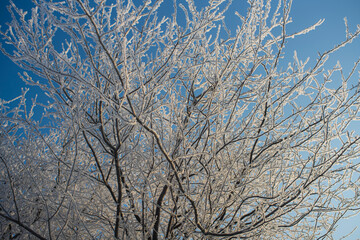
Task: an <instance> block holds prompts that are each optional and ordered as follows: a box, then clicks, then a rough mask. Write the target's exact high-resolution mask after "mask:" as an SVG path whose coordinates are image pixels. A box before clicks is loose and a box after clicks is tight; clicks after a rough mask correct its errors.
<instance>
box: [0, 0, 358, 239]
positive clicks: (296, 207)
mask: <svg viewBox="0 0 360 240" xmlns="http://www.w3.org/2000/svg"><path fill="white" fill-rule="evenodd" d="M34 2H35V4H36V5H37V7H36V8H34V10H33V11H32V14H31V16H25V13H24V12H22V11H21V10H19V9H17V8H16V7H15V5H14V4H12V5H11V7H10V9H11V11H12V13H13V21H12V22H11V24H10V26H9V27H8V28H7V29H5V30H4V29H2V32H1V34H2V37H3V38H4V39H3V41H2V46H3V47H6V49H7V50H8V49H10V50H9V51H5V50H4V49H3V48H2V51H3V53H4V54H6V55H7V56H9V57H10V58H11V59H12V60H13V61H14V62H15V63H16V64H18V65H19V66H20V67H22V68H24V69H25V70H27V71H29V72H32V74H31V75H30V76H37V77H33V78H34V80H33V78H31V77H30V76H29V75H28V74H26V73H25V74H23V80H24V81H25V82H27V83H28V84H30V85H34V86H39V87H40V88H41V89H42V91H43V92H44V93H45V94H46V95H47V96H48V97H49V98H50V99H51V101H49V102H48V103H47V104H41V103H36V100H34V101H33V104H32V105H31V106H29V104H26V101H25V100H26V96H25V95H26V92H27V90H24V91H23V94H22V96H20V97H19V98H16V99H14V100H13V101H8V102H6V101H4V100H1V101H0V122H1V127H0V184H1V192H0V232H1V234H2V236H1V237H4V238H6V239H7V238H9V236H14V235H16V236H18V238H21V239H27V238H34V237H37V238H39V239H75V238H76V239H153V240H155V239H229V238H232V237H236V238H239V239H240V238H248V239H317V238H321V237H323V238H327V239H331V236H332V234H333V232H334V231H335V226H336V222H337V221H338V220H339V219H341V218H342V217H343V216H344V214H345V213H347V212H351V210H354V207H355V206H358V205H359V204H360V202H359V201H360V199H359V198H358V197H357V196H359V185H358V184H359V182H358V181H357V179H358V178H359V161H358V160H356V159H357V158H358V157H359V152H360V149H359V136H358V135H357V134H356V133H354V132H349V131H348V130H347V128H348V126H349V124H350V123H352V122H353V121H355V120H359V112H358V111H359V97H360V95H359V91H356V89H357V88H358V85H355V86H353V84H351V81H350V77H351V76H352V75H353V74H354V73H355V72H356V71H357V70H358V68H357V66H358V63H359V61H358V62H356V64H355V66H354V68H353V70H352V71H351V72H350V75H349V76H345V75H344V74H343V73H342V70H341V64H340V63H339V64H337V65H336V66H334V68H332V69H328V70H325V69H324V64H325V63H326V61H327V59H328V57H329V55H330V54H331V53H332V52H334V51H336V50H338V49H339V48H341V47H343V46H345V45H346V44H348V43H350V42H351V41H352V40H353V39H355V38H357V37H358V35H359V34H360V30H359V29H358V30H357V31H356V32H353V33H350V32H349V29H348V28H347V22H346V21H345V23H346V40H345V41H344V42H342V43H340V44H338V45H336V46H335V47H334V48H333V49H330V50H329V51H327V52H325V53H322V54H319V57H318V59H317V61H316V62H315V64H314V65H313V66H309V65H308V64H307V63H308V60H309V59H307V60H306V61H303V60H301V59H298V56H297V54H296V52H295V53H294V57H293V61H292V62H290V63H284V60H283V59H282V57H283V55H284V48H285V44H286V39H287V38H294V37H296V36H298V35H301V34H305V33H307V32H309V31H311V30H314V29H315V28H316V27H317V26H319V25H320V24H322V23H323V21H324V20H320V21H319V22H317V23H316V24H314V25H313V26H311V27H309V28H306V29H304V30H302V31H299V32H296V33H287V31H286V26H287V24H288V23H290V22H291V19H290V7H291V1H286V0H285V1H279V3H278V4H277V5H275V7H276V8H275V9H274V10H273V9H272V10H271V9H270V8H271V7H272V6H273V4H271V1H266V2H264V1H261V0H249V3H250V4H251V5H249V9H248V11H247V15H245V16H240V15H239V14H238V13H236V14H237V15H238V16H239V18H240V19H239V24H240V25H239V26H238V27H237V28H236V29H237V31H235V32H234V33H230V32H229V31H228V30H227V28H226V26H224V25H223V24H224V11H225V10H226V9H227V8H229V7H230V9H231V7H232V6H230V5H228V3H229V1H226V0H214V1H210V3H209V5H208V6H206V7H205V8H203V9H201V8H200V7H199V6H197V5H196V1H193V0H187V1H180V0H179V1H177V2H176V1H174V4H173V5H172V6H173V7H174V13H173V12H171V13H169V14H168V16H171V17H169V18H166V17H160V16H157V14H158V12H161V11H162V10H161V8H162V5H161V3H162V1H150V0H149V1H146V3H145V4H144V5H139V1H134V2H133V1H131V0H127V1H122V0H117V1H116V4H114V1H108V0H103V1H101V0H97V1H90V0H67V1H63V2H59V1H49V0H35V1H34ZM140 2H141V1H140ZM162 4H165V1H164V3H162ZM270 10H271V11H270ZM180 22H181V24H180ZM59 36H61V38H59ZM62 39H64V40H62ZM283 66H287V67H286V68H285V70H283V69H284V67H283ZM339 73H340V74H339ZM15 103H17V104H18V105H17V106H16V107H14V104H15ZM36 104H39V105H42V106H43V107H45V113H44V114H45V115H44V117H43V119H42V120H41V121H35V119H34V117H33V115H34V106H35V105H36ZM35 110H36V108H35ZM349 192H350V194H349Z"/></svg>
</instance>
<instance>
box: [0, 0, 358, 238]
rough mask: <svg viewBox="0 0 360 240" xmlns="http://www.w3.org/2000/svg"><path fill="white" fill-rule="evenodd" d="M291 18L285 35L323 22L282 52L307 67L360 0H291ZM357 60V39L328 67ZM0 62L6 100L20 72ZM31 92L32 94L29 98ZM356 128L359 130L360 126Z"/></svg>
mask: <svg viewBox="0 0 360 240" xmlns="http://www.w3.org/2000/svg"><path fill="white" fill-rule="evenodd" d="M167 1H170V0H165V2H167ZM196 1H205V0H195V2H196ZM13 2H14V3H15V4H16V5H18V6H19V7H21V8H25V9H29V7H30V6H31V1H30V0H13ZM245 2H246V0H233V4H234V5H237V6H246V4H245ZM276 2H277V1H276ZM8 3H9V0H0V24H1V25H5V23H6V22H8V21H9V20H10V15H9V13H8V12H7V10H6V7H5V6H6V5H8ZM291 16H292V19H293V23H292V24H290V25H288V32H289V33H291V32H296V31H299V30H301V29H302V28H305V27H308V26H310V25H312V24H314V23H316V22H317V21H318V20H319V19H325V22H324V23H323V25H322V26H320V27H319V28H317V30H316V31H312V32H310V33H309V34H307V35H305V36H300V37H298V38H297V39H294V40H289V41H288V45H287V47H286V49H285V52H286V53H287V54H289V55H287V58H288V59H289V60H291V59H292V54H293V51H294V50H297V53H298V57H299V59H301V60H305V59H306V58H307V57H310V58H311V59H312V60H310V62H309V63H310V64H311V63H313V62H314V60H315V59H316V57H317V52H324V51H326V50H328V49H330V48H332V47H333V46H334V45H336V44H337V43H339V42H341V41H343V40H344V39H345V25H344V20H343V19H344V17H347V19H348V23H349V26H350V30H351V31H354V30H355V29H356V25H357V24H360V0H294V1H293V6H292V14H291ZM2 29H4V27H2ZM359 57H360V39H357V40H356V41H354V42H353V43H352V44H351V45H350V46H348V47H347V48H343V49H341V50H340V51H339V52H337V53H336V54H334V55H332V57H331V59H330V61H329V64H328V66H330V65H333V64H335V63H336V60H340V62H341V63H342V66H343V67H344V70H345V72H348V71H349V70H350V69H351V67H352V66H353V64H354V62H355V61H356V60H357V58H359ZM287 58H286V59H287ZM0 63H1V64H0V73H1V74H0V98H3V99H5V100H10V99H12V98H15V97H17V96H18V95H20V94H21V88H22V87H25V85H24V84H23V83H22V81H21V80H20V78H19V77H18V75H17V73H18V72H22V70H21V69H19V68H18V67H17V66H16V65H15V64H14V63H12V62H11V61H10V60H9V59H7V57H5V56H4V55H2V54H0ZM355 76H356V78H357V79H355V80H354V81H358V79H359V78H358V77H359V75H355ZM35 92H36V91H32V93H31V94H30V97H31V96H33V95H34V93H35ZM355 127H356V126H355ZM357 129H359V131H360V126H359V127H358V128H357ZM355 226H359V228H360V216H359V217H356V218H350V219H348V220H343V221H342V223H341V224H340V225H339V228H338V234H336V235H335V239H338V237H339V234H341V233H344V234H345V233H347V232H349V231H350V229H351V228H353V227H355ZM356 233H357V234H355V235H353V237H351V238H348V239H360V229H359V230H358V231H357V232H356Z"/></svg>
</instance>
